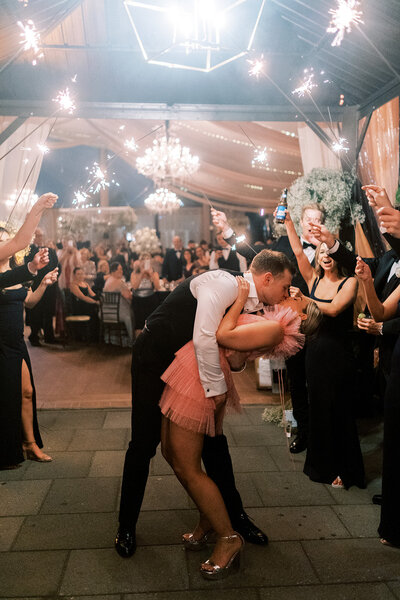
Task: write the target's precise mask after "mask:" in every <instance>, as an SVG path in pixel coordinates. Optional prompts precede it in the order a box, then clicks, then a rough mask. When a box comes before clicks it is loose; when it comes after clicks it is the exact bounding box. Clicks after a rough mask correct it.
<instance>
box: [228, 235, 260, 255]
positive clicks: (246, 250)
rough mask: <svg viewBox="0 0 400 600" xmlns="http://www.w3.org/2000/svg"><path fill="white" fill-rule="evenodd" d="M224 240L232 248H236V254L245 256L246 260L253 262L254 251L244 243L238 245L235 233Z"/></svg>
mask: <svg viewBox="0 0 400 600" xmlns="http://www.w3.org/2000/svg"><path fill="white" fill-rule="evenodd" d="M224 240H225V241H226V242H228V244H229V245H230V246H235V248H236V252H237V253H238V254H240V255H241V256H244V257H245V259H246V260H247V261H248V262H251V261H252V260H253V258H254V250H252V249H251V248H250V246H248V245H247V244H244V243H243V242H239V243H238V244H237V243H236V235H235V233H233V234H232V235H231V236H230V237H229V238H224Z"/></svg>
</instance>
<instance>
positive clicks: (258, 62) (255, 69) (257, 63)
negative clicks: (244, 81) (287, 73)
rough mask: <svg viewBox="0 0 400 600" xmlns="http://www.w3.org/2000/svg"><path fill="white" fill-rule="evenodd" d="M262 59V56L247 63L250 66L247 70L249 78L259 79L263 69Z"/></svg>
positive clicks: (263, 62)
mask: <svg viewBox="0 0 400 600" xmlns="http://www.w3.org/2000/svg"><path fill="white" fill-rule="evenodd" d="M263 59H264V56H263V55H262V56H261V58H257V59H255V60H248V61H247V62H248V63H249V64H250V65H251V66H250V69H249V75H250V77H257V79H258V78H259V77H260V75H261V74H262V72H263V69H264V67H265V61H264V60H263Z"/></svg>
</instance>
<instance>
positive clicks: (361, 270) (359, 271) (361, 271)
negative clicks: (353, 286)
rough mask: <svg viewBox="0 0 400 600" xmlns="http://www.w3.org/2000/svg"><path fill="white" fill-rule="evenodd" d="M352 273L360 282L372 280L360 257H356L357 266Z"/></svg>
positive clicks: (369, 270) (365, 264)
mask: <svg viewBox="0 0 400 600" xmlns="http://www.w3.org/2000/svg"><path fill="white" fill-rule="evenodd" d="M354 272H355V274H356V275H357V278H358V279H359V280H360V281H362V282H364V281H368V280H369V279H370V280H372V275H371V269H370V268H369V266H368V265H367V263H365V262H364V261H363V259H362V258H361V256H357V265H356V268H355V269H354Z"/></svg>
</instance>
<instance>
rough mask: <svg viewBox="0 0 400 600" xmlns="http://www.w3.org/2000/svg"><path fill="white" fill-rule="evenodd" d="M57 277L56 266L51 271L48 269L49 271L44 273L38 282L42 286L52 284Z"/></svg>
mask: <svg viewBox="0 0 400 600" xmlns="http://www.w3.org/2000/svg"><path fill="white" fill-rule="evenodd" d="M57 278H58V267H56V268H55V269H53V270H52V271H49V273H46V275H45V276H44V277H43V279H42V281H41V282H40V285H41V286H44V287H48V286H50V285H53V283H55V282H56V281H57Z"/></svg>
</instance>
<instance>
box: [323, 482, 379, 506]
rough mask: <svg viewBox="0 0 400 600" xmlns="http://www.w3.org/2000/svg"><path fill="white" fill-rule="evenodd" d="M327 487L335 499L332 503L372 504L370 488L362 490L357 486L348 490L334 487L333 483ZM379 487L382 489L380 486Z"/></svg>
mask: <svg viewBox="0 0 400 600" xmlns="http://www.w3.org/2000/svg"><path fill="white" fill-rule="evenodd" d="M325 487H326V489H327V490H328V492H329V494H331V496H332V498H333V499H334V502H333V503H332V504H371V490H370V489H365V490H361V489H360V488H358V487H355V486H353V487H351V488H350V489H348V490H344V489H339V488H333V487H332V486H331V485H326V486H325ZM378 489H379V490H380V487H379V488H378ZM373 493H375V492H373Z"/></svg>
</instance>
